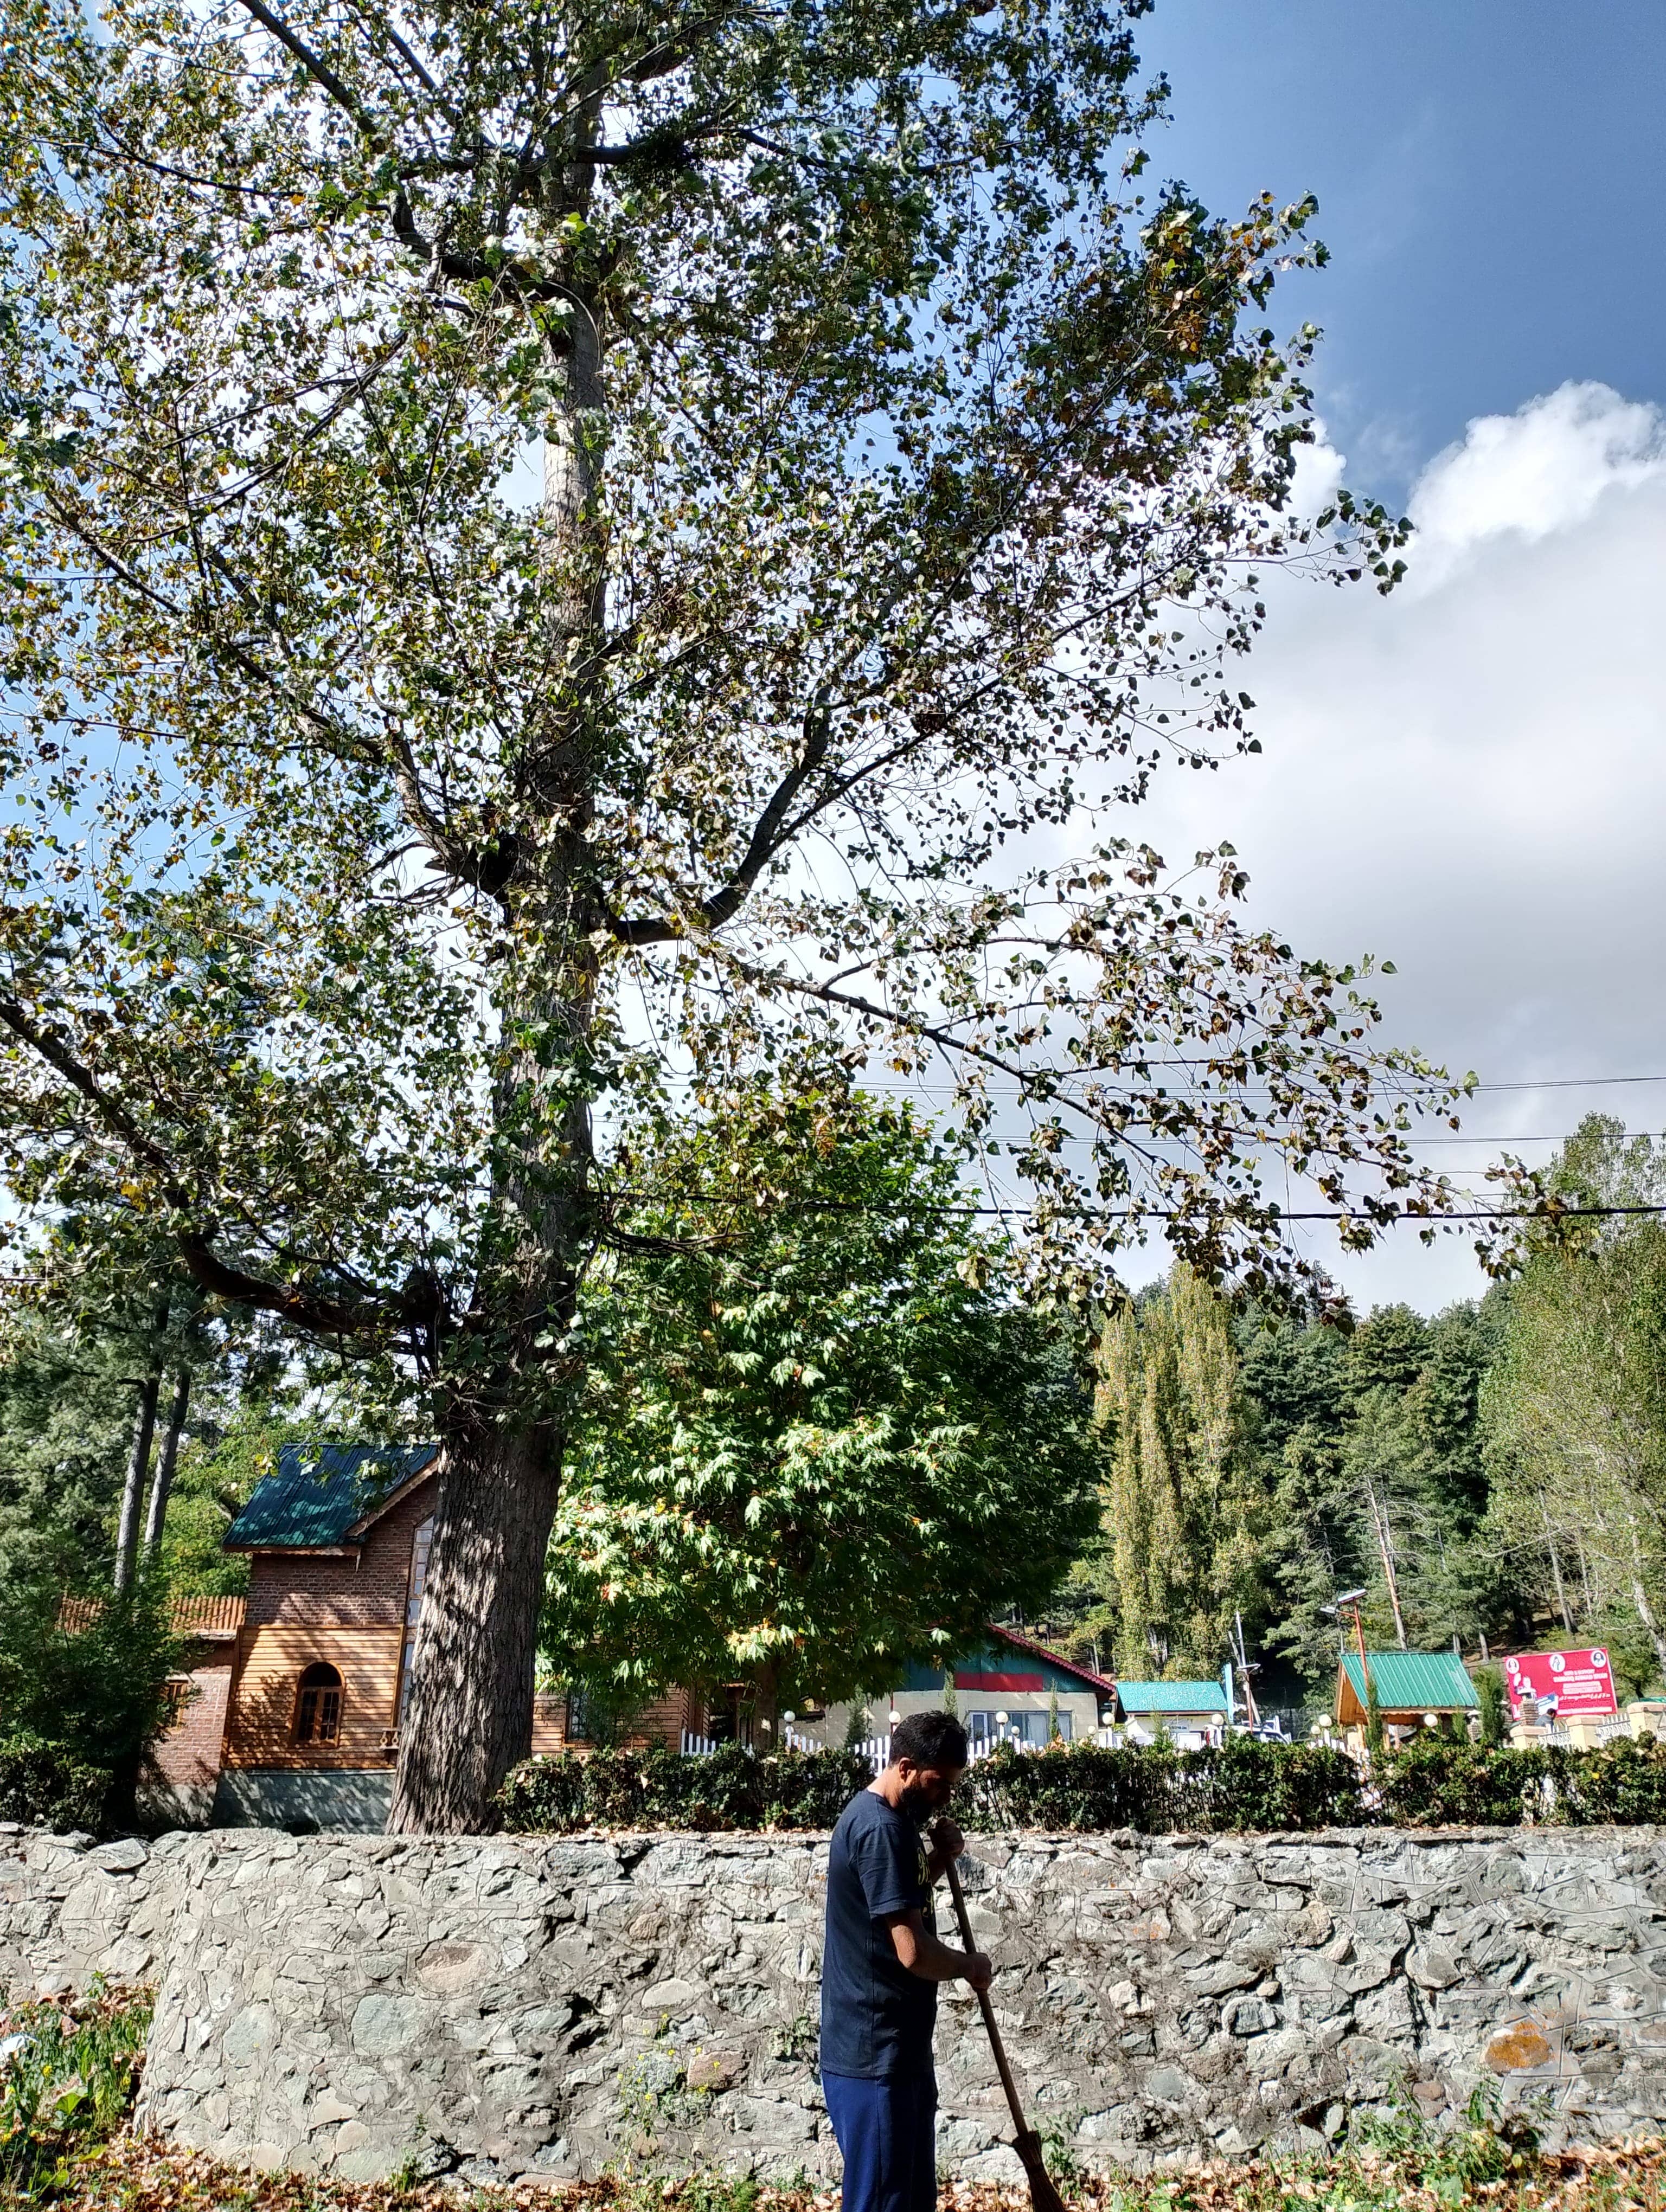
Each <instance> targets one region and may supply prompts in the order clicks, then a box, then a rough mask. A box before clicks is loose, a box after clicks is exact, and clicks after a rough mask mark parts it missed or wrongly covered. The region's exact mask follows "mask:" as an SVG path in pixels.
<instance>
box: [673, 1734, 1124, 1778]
mask: <svg viewBox="0 0 1666 2212" xmlns="http://www.w3.org/2000/svg"><path fill="white" fill-rule="evenodd" d="M1089 1741H1092V1742H1094V1743H1097V1744H1103V1745H1104V1746H1105V1747H1106V1748H1107V1749H1110V1750H1113V1751H1114V1750H1117V1749H1120V1747H1121V1746H1122V1741H1123V1739H1122V1731H1121V1730H1120V1729H1095V1730H1094V1732H1093V1735H1092V1736H1091V1739H1089ZM1006 1742H1011V1743H1012V1744H1014V1745H1015V1746H1016V1747H1017V1748H1018V1750H1019V1751H1033V1752H1039V1751H1041V1750H1043V1748H1044V1746H1043V1745H1041V1744H1038V1743H1025V1742H1024V1741H1021V1740H1020V1739H1019V1738H1018V1737H1016V1736H1009V1735H999V1736H976V1737H974V1738H973V1740H972V1741H971V1742H970V1744H969V1745H968V1746H967V1757H968V1759H969V1760H970V1763H971V1764H972V1765H976V1763H977V1761H978V1760H979V1759H988V1756H989V1754H990V1753H991V1752H992V1751H995V1750H998V1749H999V1748H1000V1745H1001V1744H1003V1743H1006ZM680 1744H681V1749H682V1751H683V1753H684V1757H685V1758H689V1759H709V1758H710V1757H711V1755H712V1753H714V1751H715V1750H716V1749H717V1745H716V1743H715V1741H714V1740H713V1738H712V1737H710V1736H708V1735H696V1734H695V1732H694V1730H693V1729H684V1730H683V1733H682V1736H681V1739H680ZM781 1749H782V1750H783V1751H827V1750H844V1751H854V1752H858V1753H860V1754H861V1756H862V1757H863V1758H865V1759H866V1760H867V1763H868V1765H870V1766H871V1767H872V1768H873V1771H874V1772H875V1774H876V1775H877V1774H881V1773H883V1772H884V1771H885V1767H886V1765H888V1764H889V1762H890V1759H891V1738H890V1737H889V1736H885V1735H870V1736H864V1737H862V1738H861V1739H860V1741H857V1742H855V1743H853V1744H842V1745H828V1744H824V1743H820V1742H818V1741H817V1739H816V1738H815V1737H814V1736H812V1735H804V1734H803V1733H802V1732H801V1731H800V1729H795V1728H792V1727H788V1726H783V1727H782V1729H781Z"/></svg>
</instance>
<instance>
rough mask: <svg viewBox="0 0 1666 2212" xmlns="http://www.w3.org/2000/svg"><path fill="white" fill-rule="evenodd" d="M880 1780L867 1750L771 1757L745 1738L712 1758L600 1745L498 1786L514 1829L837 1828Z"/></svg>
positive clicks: (536, 1765)
mask: <svg viewBox="0 0 1666 2212" xmlns="http://www.w3.org/2000/svg"><path fill="white" fill-rule="evenodd" d="M872 1780H873V1768H872V1767H871V1766H870V1765H869V1764H868V1762H867V1760H866V1758H865V1757H864V1756H862V1755H861V1754H860V1753H852V1752H846V1751H820V1752H796V1751H794V1752H783V1753H781V1756H780V1757H779V1758H773V1759H763V1758H760V1757H758V1755H757V1753H755V1752H751V1751H748V1750H746V1749H745V1748H744V1747H742V1746H740V1745H739V1744H723V1745H721V1746H720V1747H719V1748H718V1749H717V1750H716V1751H715V1752H714V1753H712V1754H711V1756H710V1757H709V1758H706V1759H691V1758H685V1757H684V1755H683V1754H682V1753H680V1752H675V1751H672V1750H669V1749H666V1748H663V1747H658V1746H656V1747H654V1748H653V1749H651V1750H648V1751H598V1752H593V1753H591V1755H590V1756H589V1757H588V1758H587V1759H575V1758H570V1757H569V1758H563V1759H533V1760H532V1761H530V1762H529V1763H528V1764H527V1765H524V1766H518V1767H516V1769H515V1770H514V1772H513V1773H512V1774H511V1775H510V1776H509V1777H508V1780H507V1781H506V1782H505V1783H504V1784H503V1787H502V1790H500V1791H499V1793H498V1801H497V1802H498V1808H499V1812H500V1814H501V1817H502V1821H503V1825H504V1826H505V1827H507V1828H512V1829H517V1830H520V1831H523V1832H537V1833H560V1832H572V1831H574V1830H575V1829H581V1828H593V1827H597V1828H702V1829H703V1828H744V1829H757V1828H830V1827H831V1826H833V1823H834V1822H835V1821H836V1820H837V1819H838V1817H839V1814H841V1813H842V1811H843V1809H844V1808H845V1807H846V1805H848V1803H849V1802H850V1800H851V1799H852V1798H853V1797H854V1796H855V1794H856V1792H857V1791H858V1790H860V1789H862V1788H864V1787H865V1786H866V1784H868V1783H869V1782H871V1781H872Z"/></svg>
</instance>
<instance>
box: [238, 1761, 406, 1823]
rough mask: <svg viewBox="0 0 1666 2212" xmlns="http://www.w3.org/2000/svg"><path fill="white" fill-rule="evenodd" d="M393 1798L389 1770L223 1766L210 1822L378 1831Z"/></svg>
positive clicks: (384, 1821) (391, 1777)
mask: <svg viewBox="0 0 1666 2212" xmlns="http://www.w3.org/2000/svg"><path fill="white" fill-rule="evenodd" d="M392 1802H393V1776H392V1771H388V1772H386V1773H376V1772H366V1771H363V1770H362V1769H358V1768H350V1767H337V1768H334V1769H328V1770H314V1771H313V1772H311V1773H298V1772H295V1771H292V1770H287V1769H283V1768H277V1767H272V1768H267V1769H264V1770H263V1769H260V1768H254V1767H246V1766H245V1767H227V1768H225V1769H224V1770H223V1771H222V1773H221V1776H220V1786H219V1788H218V1790H216V1793H215V1798H214V1814H213V1825H214V1826H216V1828H292V1829H293V1828H320V1829H324V1828H333V1829H344V1830H346V1831H347V1832H349V1833H350V1834H356V1835H367V1836H368V1835H380V1833H381V1832H382V1830H383V1829H384V1828H385V1827H386V1826H387V1814H388V1808H389V1807H390V1806H391V1805H392Z"/></svg>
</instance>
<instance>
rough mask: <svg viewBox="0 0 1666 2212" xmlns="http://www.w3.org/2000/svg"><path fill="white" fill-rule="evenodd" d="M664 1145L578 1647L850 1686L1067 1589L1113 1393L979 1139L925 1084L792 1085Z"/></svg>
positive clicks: (624, 1298)
mask: <svg viewBox="0 0 1666 2212" xmlns="http://www.w3.org/2000/svg"><path fill="white" fill-rule="evenodd" d="M657 1167H658V1172H659V1174H660V1176H661V1178H662V1179H663V1181H664V1182H665V1186H666V1195H665V1197H664V1199H663V1200H662V1201H661V1202H660V1205H658V1206H656V1207H655V1208H654V1209H653V1211H652V1212H651V1213H644V1214H643V1215H641V1217H639V1218H640V1221H641V1230H640V1231H639V1233H640V1234H641V1236H642V1240H643V1242H642V1246H641V1248H640V1249H637V1250H636V1251H635V1252H634V1253H633V1254H631V1255H627V1256H625V1257H623V1258H622V1259H621V1260H620V1261H618V1262H617V1265H616V1266H615V1267H614V1268H613V1269H612V1270H611V1272H610V1273H609V1274H608V1276H607V1278H606V1279H605V1281H603V1282H599V1284H598V1285H597V1288H596V1293H595V1295H594V1297H593V1299H592V1300H591V1302H590V1304H589V1306H588V1308H587V1321H586V1329H587V1336H588V1339H589V1345H590V1370H589V1378H588V1395H587V1410H586V1413H585V1417H584V1419H582V1420H581V1423H580V1424H579V1425H578V1426H577V1427H576V1429H575V1434H574V1437H573V1440H572V1443H571V1445H570V1453H571V1459H570V1465H569V1473H568V1477H567V1481H566V1485H565V1488H564V1492H563V1495H562V1502H561V1504H560V1507H559V1509H558V1510H557V1513H556V1527H555V1542H554V1546H553V1548H552V1550H551V1553H550V1600H549V1605H548V1609H547V1612H546V1615H545V1625H546V1637H547V1643H548V1649H549V1650H550V1653H551V1655H552V1656H554V1657H555V1659H556V1660H557V1661H558V1662H559V1663H561V1664H562V1665H564V1666H565V1667H566V1668H569V1669H570V1670H571V1671H573V1672H574V1673H575V1674H578V1675H579V1676H580V1677H581V1678H583V1679H588V1680H591V1681H593V1682H599V1683H604V1684H605V1685H606V1686H607V1687H608V1689H609V1690H610V1692H611V1693H612V1694H614V1695H616V1696H617V1695H621V1694H627V1693H629V1691H630V1690H631V1689H633V1688H635V1690H637V1691H638V1692H639V1693H640V1692H643V1691H646V1690H648V1689H652V1688H656V1687H659V1686H662V1685H664V1684H666V1683H667V1682H672V1681H692V1682H696V1683H698V1682H714V1681H715V1682H722V1681H726V1680H731V1679H733V1678H736V1677H739V1678H743V1679H746V1680H756V1681H759V1682H761V1683H763V1684H764V1685H765V1686H766V1687H767V1692H768V1693H769V1697H770V1698H772V1699H773V1700H774V1702H775V1704H776V1705H779V1704H780V1703H781V1700H782V1699H789V1701H790V1697H797V1698H799V1699H800V1702H802V1701H803V1698H804V1695H805V1694H806V1693H815V1694H819V1695H820V1696H821V1697H823V1698H842V1697H846V1696H848V1695H849V1694H851V1693H852V1692H854V1691H857V1690H859V1689H860V1688H861V1687H862V1686H863V1685H864V1684H866V1683H871V1682H873V1681H876V1680H890V1679H891V1678H892V1677H893V1676H894V1675H895V1674H896V1673H897V1669H898V1668H899V1667H900V1665H901V1664H903V1662H907V1661H908V1660H909V1659H915V1658H919V1659H929V1658H932V1657H933V1656H936V1657H939V1658H940V1657H941V1656H942V1654H944V1653H945V1652H949V1653H951V1654H952V1653H953V1652H954V1651H956V1650H961V1649H964V1648H965V1646H966V1645H967V1644H970V1643H971V1642H975V1641H976V1638H977V1637H978V1636H979V1635H980V1634H981V1633H982V1631H983V1628H984V1625H985V1623H986V1622H987V1621H988V1619H989V1618H990V1616H991V1614H992V1613H996V1612H1001V1611H1005V1610H1006V1608H1007V1607H1010V1606H1012V1605H1014V1604H1017V1605H1021V1606H1023V1605H1028V1606H1034V1605H1035V1604H1037V1602H1039V1601H1041V1600H1043V1599H1044V1598H1045V1597H1046V1596H1047V1595H1049V1593H1050V1591H1051V1589H1052V1588H1053V1586H1054V1584H1055V1583H1056V1582H1057V1581H1058V1580H1059V1578H1060V1577H1061V1574H1062V1573H1063V1571H1064V1570H1065V1568H1066V1567H1067V1565H1068V1563H1069V1561H1070V1559H1072V1558H1073V1555H1074V1553H1076V1551H1077V1550H1078V1549H1079V1547H1080V1545H1081V1543H1082V1541H1083V1540H1084V1538H1085V1535H1086V1534H1087V1532H1088V1530H1089V1528H1091V1524H1092V1518H1093V1504H1094V1493H1093V1480H1092V1477H1093V1462H1092V1457H1091V1452H1090V1450H1089V1449H1088V1442H1087V1427H1088V1403H1087V1398H1086V1394H1085V1390H1084V1389H1083V1388H1082V1386H1081V1383H1080V1382H1079V1378H1078V1376H1077V1375H1076V1374H1075V1372H1074V1370H1073V1359H1072V1347H1071V1346H1070V1344H1069V1342H1068V1341H1067V1340H1066V1339H1065V1338H1064V1336H1063V1334H1062V1332H1061V1330H1060V1328H1058V1326H1057V1324H1056V1323H1054V1324H1049V1322H1046V1321H1045V1320H1044V1319H1043V1318H1042V1317H1040V1316H1037V1315H1035V1314H1034V1313H1032V1312H1031V1311H1029V1310H1026V1309H1025V1308H1024V1307H1023V1306H1021V1305H1019V1304H1015V1303H1014V1301H1013V1299H1012V1296H1011V1293H1010V1290H1009V1289H1007V1288H1006V1286H1005V1285H1004V1282H1003V1279H1002V1276H1001V1273H1000V1267H999V1255H998V1252H996V1251H994V1250H992V1249H991V1247H990V1244H989V1242H988V1239H987V1238H986V1237H983V1236H982V1235H981V1234H980V1233H979V1231H978V1229H977V1225H976V1223H975V1222H974V1221H973V1220H972V1219H970V1218H969V1212H970V1209H969V1208H968V1206H967V1205H966V1196H965V1190H964V1185H963V1184H962V1183H961V1182H960V1181H959V1179H958V1175H957V1173H956V1164H955V1160H954V1158H953V1155H952V1152H947V1151H945V1148H944V1147H943V1146H941V1145H940V1144H939V1142H937V1141H936V1140H935V1139H933V1136H932V1134H931V1133H930V1131H929V1129H928V1128H927V1127H925V1126H923V1125H922V1124H921V1123H920V1122H919V1121H917V1120H916V1119H915V1116H914V1115H913V1114H912V1113H911V1112H910V1110H909V1109H908V1108H907V1107H906V1106H903V1107H893V1106H890V1105H885V1104H882V1103H876V1102H874V1101H873V1100H870V1099H864V1098H862V1097H860V1096H853V1095H851V1094H849V1093H848V1092H843V1093H841V1092H840V1091H833V1092H831V1093H824V1094H823V1095H822V1096H820V1097H816V1096H814V1095H811V1096H808V1097H799V1098H797V1099H795V1100H794V1101H793V1103H790V1104H785V1105H783V1104H782V1103H780V1102H779V1101H778V1100H777V1099H776V1097H775V1096H774V1095H773V1093H771V1092H770V1091H754V1092H752V1093H751V1094H750V1095H741V1096H738V1097H735V1098H733V1100H732V1101H731V1102H730V1111H729V1113H728V1114H727V1115H726V1116H725V1117H724V1119H723V1121H721V1122H720V1123H717V1124H712V1125H706V1126H704V1127H700V1128H697V1129H695V1130H691V1131H687V1132H685V1133H684V1134H683V1135H682V1137H681V1139H680V1140H678V1142H677V1143H675V1144H674V1145H668V1146H665V1147H663V1148H662V1149H661V1151H660V1154H659V1156H658V1160H657ZM714 1189H715V1190H721V1191H723V1192H725V1193H726V1194H727V1198H726V1200H725V1201H724V1203H723V1204H722V1206H721V1207H720V1208H718V1209H715V1218H714V1207H713V1206H712V1204H711V1201H710V1194H711V1193H712V1191H714ZM774 1199H779V1200H784V1203H772V1202H771V1200H774ZM650 1224H651V1231H652V1233H651V1235H650V1234H649V1225H650ZM714 1232H715V1233H714ZM789 1693H790V1697H789Z"/></svg>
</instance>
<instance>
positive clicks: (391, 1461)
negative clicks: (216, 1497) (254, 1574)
mask: <svg viewBox="0 0 1666 2212" xmlns="http://www.w3.org/2000/svg"><path fill="white" fill-rule="evenodd" d="M438 1449H439V1447H438V1446H437V1445H435V1444H285V1445H284V1446H283V1449H282V1450H281V1451H280V1452H279V1453H278V1455H277V1472H276V1473H275V1474H263V1475H262V1476H261V1478H260V1480H259V1481H258V1483H256V1485H255V1486H254V1490H253V1492H252V1494H251V1496H250V1498H249V1502H248V1504H246V1506H245V1507H244V1508H243V1510H242V1511H241V1512H240V1514H239V1515H238V1516H237V1518H236V1519H235V1520H234V1522H232V1524H231V1526H230V1528H228V1529H227V1531H226V1534H225V1537H224V1540H223V1542H224V1548H225V1549H226V1550H227V1551H228V1552H315V1551H318V1550H319V1549H321V1548H323V1547H327V1546H331V1545H336V1544H340V1543H342V1542H343V1541H344V1540H345V1538H346V1535H347V1532H348V1530H349V1529H350V1528H354V1527H356V1525H357V1523H358V1522H361V1521H362V1520H363V1519H364V1518H365V1517H366V1516H367V1515H368V1514H371V1513H374V1511H375V1510H376V1508H377V1507H378V1506H379V1505H380V1504H382V1502H383V1501H384V1500H385V1499H386V1498H390V1497H391V1496H392V1493H393V1492H395V1491H396V1490H398V1488H399V1486H400V1485H401V1484H402V1483H405V1482H408V1481H409V1480H410V1478H411V1476H412V1475H413V1474H420V1473H421V1472H422V1470H423V1468H425V1467H426V1466H427V1465H428V1463H429V1461H430V1460H431V1459H433V1458H434V1456H435V1453H436V1451H437V1450H438Z"/></svg>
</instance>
